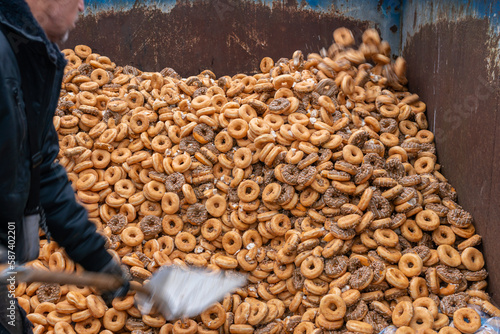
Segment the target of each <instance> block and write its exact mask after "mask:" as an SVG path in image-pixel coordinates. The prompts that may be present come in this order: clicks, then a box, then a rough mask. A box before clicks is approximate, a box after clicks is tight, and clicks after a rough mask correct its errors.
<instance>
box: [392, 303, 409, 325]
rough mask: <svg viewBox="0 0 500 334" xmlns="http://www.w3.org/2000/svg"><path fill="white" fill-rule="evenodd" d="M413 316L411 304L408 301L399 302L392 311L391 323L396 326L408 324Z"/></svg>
mask: <svg viewBox="0 0 500 334" xmlns="http://www.w3.org/2000/svg"><path fill="white" fill-rule="evenodd" d="M412 318H413V305H412V303H411V302H409V301H401V302H399V303H398V304H397V305H396V306H395V307H394V310H393V311H392V323H393V324H394V325H395V326H397V327H402V326H408V325H409V324H410V321H411V319H412Z"/></svg>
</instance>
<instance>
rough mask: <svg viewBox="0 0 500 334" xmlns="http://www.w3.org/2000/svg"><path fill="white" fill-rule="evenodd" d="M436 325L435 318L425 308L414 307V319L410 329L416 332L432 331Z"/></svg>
mask: <svg viewBox="0 0 500 334" xmlns="http://www.w3.org/2000/svg"><path fill="white" fill-rule="evenodd" d="M433 325H434V318H433V317H432V314H431V312H429V310H428V309H426V308H425V307H414V308H413V318H412V319H411V321H410V327H411V328H413V329H414V330H415V331H418V330H424V329H432V326H433Z"/></svg>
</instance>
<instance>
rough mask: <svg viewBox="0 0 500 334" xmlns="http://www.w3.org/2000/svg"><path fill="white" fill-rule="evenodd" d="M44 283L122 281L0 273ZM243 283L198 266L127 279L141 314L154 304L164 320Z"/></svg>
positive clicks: (104, 286) (110, 286)
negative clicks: (140, 281)
mask: <svg viewBox="0 0 500 334" xmlns="http://www.w3.org/2000/svg"><path fill="white" fill-rule="evenodd" d="M9 277H15V281H16V282H45V283H58V284H73V285H85V286H94V287H96V288H98V289H100V290H114V289H117V288H118V287H120V286H121V285H122V284H123V281H122V279H121V278H120V277H118V276H114V275H110V274H102V273H93V272H84V273H82V274H79V275H75V274H68V273H62V272H53V271H44V270H36V269H32V268H27V267H16V268H15V269H13V270H9V271H7V270H5V271H3V272H2V273H1V274H0V282H6V281H7V282H8V281H9ZM245 283H246V276H245V275H241V274H237V273H231V272H222V271H221V272H213V271H208V270H206V269H201V268H191V267H189V268H181V267H179V266H175V265H172V266H164V267H162V268H160V269H159V270H157V271H156V272H155V273H154V274H153V276H152V277H151V279H150V280H149V281H148V282H147V283H146V284H144V285H140V284H138V283H135V282H131V285H130V288H131V289H132V290H134V291H136V292H137V302H138V306H139V309H140V310H141V312H143V313H144V314H147V313H149V311H150V310H151V309H152V308H153V307H154V308H155V309H156V310H158V311H159V312H160V313H161V314H162V315H163V316H164V317H165V318H166V319H167V320H176V319H180V318H184V317H185V318H188V317H194V316H197V315H198V314H200V313H201V312H203V311H204V310H205V309H207V308H208V307H209V306H211V305H212V304H213V303H215V302H217V301H220V300H222V299H223V297H224V296H225V295H226V294H227V293H229V292H231V291H234V290H235V289H237V288H239V287H241V286H243V285H244V284H245Z"/></svg>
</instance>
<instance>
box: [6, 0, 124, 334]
mask: <svg viewBox="0 0 500 334" xmlns="http://www.w3.org/2000/svg"><path fill="white" fill-rule="evenodd" d="M83 9H84V4H83V0H26V1H25V0H0V244H1V245H2V246H3V247H4V248H7V247H9V246H12V244H15V261H16V262H17V263H22V262H26V261H30V260H33V259H36V257H37V256H38V229H39V226H40V227H42V228H43V229H44V230H45V231H46V233H47V235H48V237H49V238H51V239H53V240H55V241H57V242H58V243H59V244H60V245H61V246H63V247H65V249H66V252H67V253H68V255H69V256H70V257H71V258H72V259H73V260H74V261H75V262H77V263H80V264H81V265H82V266H83V267H84V268H85V269H86V270H90V271H101V272H107V273H115V274H117V275H121V274H122V271H121V268H120V266H119V265H118V264H117V263H116V262H114V261H113V260H112V257H111V256H110V255H109V254H108V252H107V251H106V250H105V248H104V243H105V241H104V239H103V238H102V237H101V236H100V235H98V234H97V233H96V229H95V226H94V224H92V223H91V222H90V221H89V220H88V219H87V214H86V212H85V210H84V209H83V208H82V207H81V206H80V205H78V204H77V203H76V202H75V196H74V193H73V190H72V188H71V186H70V183H69V182H68V178H67V175H66V171H65V170H64V169H63V168H62V167H61V166H60V165H59V164H57V163H55V162H54V160H55V158H56V157H57V154H58V151H59V144H58V137H57V133H56V131H55V128H54V126H53V125H52V117H53V114H54V111H55V108H56V105H57V101H58V97H59V90H60V87H61V80H62V76H63V70H64V66H65V65H66V61H65V59H64V57H63V55H62V54H61V52H60V51H59V48H58V47H57V45H56V44H55V43H56V42H60V41H63V40H64V39H65V38H66V37H67V35H68V31H69V30H70V29H72V28H74V25H75V21H76V19H77V16H78V14H79V12H82V11H83ZM12 230H13V231H14V234H13V233H12V232H11V231H12ZM8 250H11V248H10V249H8ZM9 254H10V253H9ZM11 259H12V256H11V257H9V260H11ZM125 282H126V283H124V286H123V288H122V289H120V290H119V291H118V294H119V295H123V294H124V293H126V291H127V290H128V282H127V281H125ZM1 283H2V284H1V285H0V333H31V332H32V329H31V324H30V323H29V321H27V320H26V319H25V316H24V311H22V310H20V308H19V307H17V309H16V310H15V311H16V314H15V316H14V319H15V321H14V322H12V321H11V319H12V317H7V315H9V313H8V312H9V311H8V310H7V307H8V306H9V305H10V303H11V302H12V301H11V300H10V299H9V297H8V296H7V291H6V285H5V282H1ZM115 295H117V294H115ZM6 312H7V314H6ZM23 322H24V326H23Z"/></svg>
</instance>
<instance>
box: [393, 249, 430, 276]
mask: <svg viewBox="0 0 500 334" xmlns="http://www.w3.org/2000/svg"><path fill="white" fill-rule="evenodd" d="M423 266H424V264H423V261H422V259H421V258H420V256H418V255H417V254H415V253H406V254H404V255H402V256H401V258H400V259H399V262H398V267H399V270H401V272H402V273H403V274H405V275H406V276H407V277H413V276H418V275H420V273H421V272H422V268H423Z"/></svg>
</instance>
